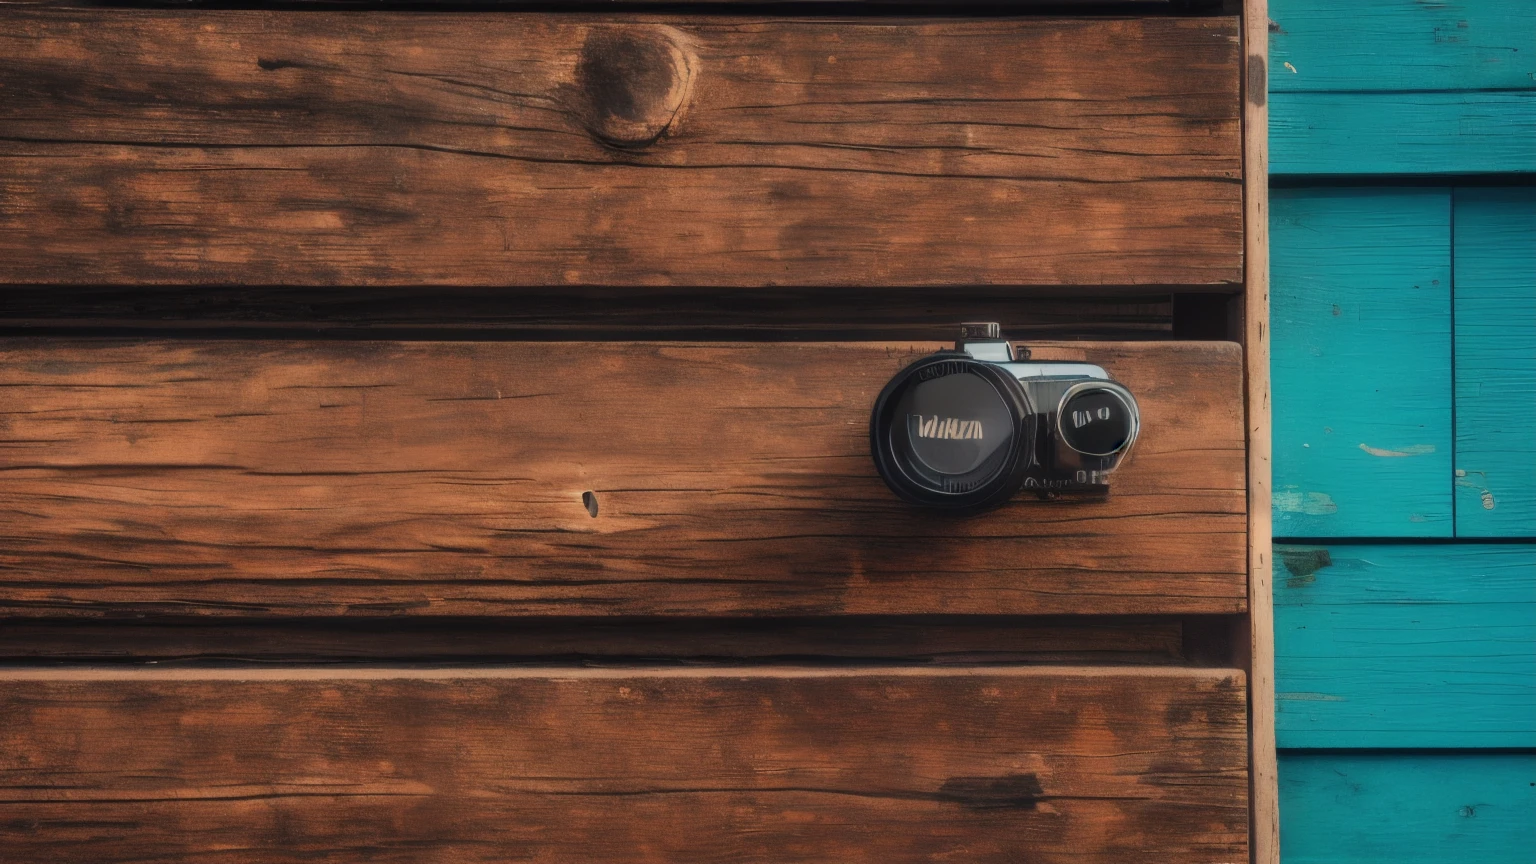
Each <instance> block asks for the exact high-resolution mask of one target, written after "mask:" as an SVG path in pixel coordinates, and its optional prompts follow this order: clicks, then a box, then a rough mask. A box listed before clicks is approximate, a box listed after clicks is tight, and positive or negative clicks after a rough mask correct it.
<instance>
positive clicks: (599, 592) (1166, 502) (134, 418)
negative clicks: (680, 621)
mask: <svg viewBox="0 0 1536 864" xmlns="http://www.w3.org/2000/svg"><path fill="white" fill-rule="evenodd" d="M938 347H940V346H939V345H937V344H933V343H929V344H917V345H914V344H911V343H908V344H880V343H841V344H835V343H804V344H746V343H735V344H729V343H725V344H699V343H544V344H539V343H400V342H339V343H338V342H330V343H326V342H250V341H223V342H219V341H202V342H197V341H166V342H137V341H134V342H128V341H88V340H87V341H75V342H70V341H63V340H52V339H38V340H23V339H18V340H4V341H0V394H3V397H4V402H3V404H0V419H3V421H4V423H3V426H0V502H3V503H0V536H4V537H5V538H6V542H5V543H4V544H0V610H3V611H5V612H7V613H10V614H29V615H53V614H101V613H118V612H133V613H139V612H151V613H156V614H221V615H228V616H243V615H248V616H263V615H333V614H362V615H367V614H390V615H395V614H402V613H411V614H422V615H485V614H489V615H656V614H660V615H705V614H721V615H734V614H741V613H749V614H779V615H796V614H810V615H821V614H921V613H934V614H938V613H956V614H1055V613H1094V614H1144V613H1170V614H1171V613H1229V612H1237V611H1241V610H1242V609H1244V608H1245V605H1244V604H1245V591H1244V580H1245V567H1244V562H1245V556H1246V553H1247V546H1246V543H1245V532H1244V496H1245V486H1244V471H1243V457H1244V453H1243V437H1242V436H1243V430H1242V414H1241V411H1242V401H1241V392H1242V391H1241V386H1242V380H1241V373H1242V367H1241V355H1240V352H1239V350H1238V347H1237V346H1236V345H1234V344H1231V343H1061V344H1058V345H1056V346H1051V345H1046V344H1037V345H1035V346H1033V347H1034V348H1035V350H1036V356H1037V358H1042V359H1043V358H1047V357H1058V358H1065V359H1084V358H1086V359H1089V360H1092V361H1093V362H1098V363H1102V364H1103V365H1105V366H1106V367H1107V368H1108V369H1109V370H1110V371H1111V373H1112V374H1114V375H1115V376H1116V377H1117V378H1119V379H1120V380H1122V381H1124V382H1125V383H1126V384H1127V386H1129V387H1130V388H1131V389H1132V390H1133V391H1134V392H1135V393H1136V394H1137V398H1138V400H1139V401H1140V402H1141V406H1142V411H1143V431H1142V435H1141V438H1140V440H1139V441H1138V443H1137V446H1136V451H1135V452H1134V453H1132V455H1131V456H1130V458H1129V460H1128V461H1127V463H1126V464H1125V466H1123V467H1122V468H1121V469H1120V470H1119V471H1118V472H1117V473H1116V476H1115V479H1114V483H1113V492H1112V494H1111V495H1110V497H1109V498H1108V499H1107V500H1099V501H1059V502H1042V501H1039V500H1035V499H1028V500H1025V499H1022V498H1021V499H1020V500H1018V501H1015V502H1014V503H1012V504H1011V505H1009V506H1007V507H1004V508H1002V509H1000V510H998V511H995V512H992V513H988V514H985V515H982V516H978V517H974V518H951V517H940V516H938V515H935V514H933V513H932V512H930V511H922V510H918V509H915V508H910V507H908V506H906V505H904V504H901V503H900V502H899V501H898V500H897V499H896V498H895V496H894V495H892V494H891V493H890V491H889V490H887V489H886V488H885V486H884V485H883V484H882V483H881V481H880V479H879V478H878V476H877V474H876V473H875V470H874V465H873V462H872V460H871V457H870V454H869V444H868V423H869V411H870V406H871V405H872V404H873V402H874V399H875V396H876V394H877V393H878V392H879V390H880V388H881V387H882V386H883V385H884V384H885V382H886V381H887V380H888V379H889V378H890V376H891V375H892V374H894V373H895V372H896V371H897V370H898V369H899V368H901V367H902V366H903V365H905V364H906V363H907V362H909V361H911V360H913V359H915V358H917V357H920V356H923V355H926V354H927V353H929V352H931V351H933V350H935V349H936V348H938ZM588 492H590V493H592V494H593V496H594V497H595V500H596V505H597V508H598V515H597V516H596V517H595V518H594V517H593V516H591V515H589V513H588V510H587V507H586V502H585V497H586V495H585V493H588Z"/></svg>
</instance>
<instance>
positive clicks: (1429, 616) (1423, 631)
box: [1274, 544, 1536, 748]
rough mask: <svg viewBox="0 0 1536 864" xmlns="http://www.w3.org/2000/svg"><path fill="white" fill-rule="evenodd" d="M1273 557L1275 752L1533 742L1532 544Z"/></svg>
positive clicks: (1293, 551)
mask: <svg viewBox="0 0 1536 864" xmlns="http://www.w3.org/2000/svg"><path fill="white" fill-rule="evenodd" d="M1275 559H1276V561H1277V563H1278V565H1279V566H1278V567H1277V568H1276V571H1275V589H1274V591H1275V694H1276V707H1277V715H1276V727H1277V733H1276V742H1277V744H1278V746H1281V747H1307V748H1328V747H1362V748H1373V747H1447V748H1450V747H1532V746H1536V545H1509V544H1492V545H1490V544H1457V545H1443V546H1442V545H1436V546H1418V545H1415V546H1402V545H1380V546H1377V545H1363V544H1362V545H1346V544H1340V545H1329V546H1284V545H1282V546H1277V547H1276V549H1275Z"/></svg>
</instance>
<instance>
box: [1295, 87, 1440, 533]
mask: <svg viewBox="0 0 1536 864" xmlns="http://www.w3.org/2000/svg"><path fill="white" fill-rule="evenodd" d="M1277 110H1278V109H1277ZM1271 204H1272V218H1271V223H1270V224H1271V231H1272V232H1273V239H1274V247H1273V253H1272V258H1271V267H1272V268H1273V277H1274V286H1273V291H1274V293H1273V298H1274V307H1273V315H1272V322H1271V323H1272V327H1273V329H1274V357H1273V365H1272V370H1273V375H1274V398H1275V415H1274V437H1275V441H1276V447H1275V454H1274V458H1275V468H1274V471H1275V480H1274V482H1275V495H1274V508H1273V511H1274V518H1275V534H1276V535H1278V536H1281V537H1449V536H1451V533H1452V521H1453V520H1452V516H1451V470H1452V469H1451V446H1452V432H1451V249H1450V235H1451V227H1450V221H1451V220H1450V192H1449V190H1445V189H1277V190H1275V191H1274V192H1273V193H1272V196H1271Z"/></svg>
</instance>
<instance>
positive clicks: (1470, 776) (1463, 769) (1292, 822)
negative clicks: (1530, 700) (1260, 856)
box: [1280, 752, 1536, 864]
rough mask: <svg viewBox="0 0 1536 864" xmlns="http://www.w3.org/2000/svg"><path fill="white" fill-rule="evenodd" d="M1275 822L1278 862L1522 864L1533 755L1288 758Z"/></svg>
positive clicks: (1535, 856)
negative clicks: (1277, 838)
mask: <svg viewBox="0 0 1536 864" xmlns="http://www.w3.org/2000/svg"><path fill="white" fill-rule="evenodd" d="M1280 816H1281V823H1280V854H1281V856H1282V858H1283V860H1284V861H1285V864H1530V862H1531V861H1532V860H1536V818H1533V817H1536V755H1532V754H1502V753H1501V754H1497V755H1485V754H1478V753H1475V752H1473V753H1467V754H1457V755H1447V754H1434V755H1419V756H1415V757H1412V758H1403V757H1402V756H1399V755H1395V754H1375V753H1348V754H1317V753H1309V754H1296V755H1291V756H1288V757H1287V758H1286V760H1285V763H1284V765H1283V766H1282V770H1281V772H1280Z"/></svg>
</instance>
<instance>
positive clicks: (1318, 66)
mask: <svg viewBox="0 0 1536 864" xmlns="http://www.w3.org/2000/svg"><path fill="white" fill-rule="evenodd" d="M1269 16H1270V19H1271V20H1272V21H1274V22H1275V23H1274V26H1273V27H1271V28H1270V29H1271V34H1270V40H1269V62H1270V65H1271V66H1272V67H1273V68H1274V72H1273V74H1272V76H1271V79H1270V90H1271V92H1272V93H1274V94H1277V95H1278V94H1279V93H1295V92H1339V91H1346V92H1356V93H1358V92H1369V91H1407V90H1416V91H1421V92H1422V91H1439V92H1445V91H1458V90H1529V89H1533V88H1536V15H1532V14H1531V4H1530V0H1491V2H1490V0H1470V2H1469V0H1435V2H1424V0H1342V2H1341V0H1271V3H1270V6H1269ZM1275 113H1280V112H1275Z"/></svg>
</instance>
